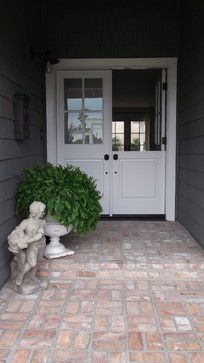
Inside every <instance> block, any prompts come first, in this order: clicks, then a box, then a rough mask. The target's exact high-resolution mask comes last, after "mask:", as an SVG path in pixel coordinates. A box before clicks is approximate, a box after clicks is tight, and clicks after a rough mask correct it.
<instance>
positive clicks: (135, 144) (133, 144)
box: [131, 134, 140, 151]
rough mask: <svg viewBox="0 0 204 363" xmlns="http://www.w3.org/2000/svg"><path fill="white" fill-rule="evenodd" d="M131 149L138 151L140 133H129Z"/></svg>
mask: <svg viewBox="0 0 204 363" xmlns="http://www.w3.org/2000/svg"><path fill="white" fill-rule="evenodd" d="M131 150H132V151H140V135H139V134H131Z"/></svg>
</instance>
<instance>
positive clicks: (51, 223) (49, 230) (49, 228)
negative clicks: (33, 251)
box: [44, 216, 74, 259]
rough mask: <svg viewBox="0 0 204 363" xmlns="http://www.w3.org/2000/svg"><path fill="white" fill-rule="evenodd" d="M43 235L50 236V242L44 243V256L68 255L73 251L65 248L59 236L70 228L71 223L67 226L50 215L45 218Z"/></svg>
mask: <svg viewBox="0 0 204 363" xmlns="http://www.w3.org/2000/svg"><path fill="white" fill-rule="evenodd" d="M45 222H46V223H45V227H44V231H45V235H46V236H48V237H50V243H49V244H48V245H46V247H45V250H44V257H46V258H48V259H52V258H58V257H64V256H70V255H73V254H74V251H72V250H70V249H68V248H66V247H65V246H64V245H63V244H62V243H61V242H60V237H61V236H64V235H66V234H68V233H69V232H71V230H72V228H73V227H72V225H70V226H69V227H68V228H66V227H65V226H63V225H62V224H60V223H58V222H56V221H55V220H53V219H52V218H51V217H50V216H47V217H46V219H45Z"/></svg>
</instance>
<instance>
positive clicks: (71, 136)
mask: <svg viewBox="0 0 204 363" xmlns="http://www.w3.org/2000/svg"><path fill="white" fill-rule="evenodd" d="M82 129H83V128H82V114H81V112H69V113H68V114H67V113H66V114H65V144H82V143H83V132H82Z"/></svg>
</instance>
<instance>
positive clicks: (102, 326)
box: [94, 316, 108, 331]
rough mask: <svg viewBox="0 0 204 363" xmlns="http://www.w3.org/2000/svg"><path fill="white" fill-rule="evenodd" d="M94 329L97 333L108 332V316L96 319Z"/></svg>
mask: <svg viewBox="0 0 204 363" xmlns="http://www.w3.org/2000/svg"><path fill="white" fill-rule="evenodd" d="M94 329H95V330H97V331H107V329H108V318H107V317H106V316H97V317H96V318H95V326H94Z"/></svg>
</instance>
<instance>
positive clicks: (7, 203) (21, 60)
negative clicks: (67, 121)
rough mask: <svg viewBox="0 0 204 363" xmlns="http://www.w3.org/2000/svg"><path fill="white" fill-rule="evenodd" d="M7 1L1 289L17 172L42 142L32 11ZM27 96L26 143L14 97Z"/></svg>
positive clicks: (1, 68) (0, 138) (0, 156)
mask: <svg viewBox="0 0 204 363" xmlns="http://www.w3.org/2000/svg"><path fill="white" fill-rule="evenodd" d="M21 5H22V7H20V6H19V3H18V2H7V3H5V4H4V7H2V9H1V32H0V285H2V284H3V283H4V282H5V280H6V279H7V278H8V275H9V271H10V258H11V254H10V253H9V251H8V244H7V236H8V234H9V233H10V232H11V230H12V229H14V227H15V225H16V223H17V218H16V216H15V195H16V188H17V184H18V182H19V180H20V177H21V173H22V169H23V168H25V167H29V166H32V165H33V164H37V163H42V162H44V161H45V147H44V144H43V142H42V140H41V134H40V131H41V127H42V126H43V123H44V119H45V117H44V106H43V102H44V101H43V97H44V95H43V78H44V75H43V73H42V71H40V69H39V66H38V65H36V64H34V63H32V62H31V60H30V55H29V47H30V46H31V45H32V44H33V43H34V44H35V41H36V38H35V37H36V36H37V34H36V33H35V35H34V32H33V30H34V29H33V30H32V29H31V23H32V22H33V21H34V19H33V17H34V15H35V8H32V7H30V4H29V8H28V2H22V4H21ZM16 93H27V94H28V95H29V96H30V99H31V103H30V139H29V140H27V141H16V140H15V137H14V112H13V96H14V94H16Z"/></svg>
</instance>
